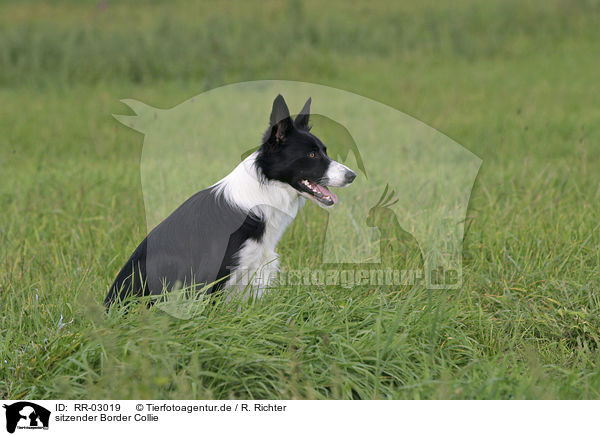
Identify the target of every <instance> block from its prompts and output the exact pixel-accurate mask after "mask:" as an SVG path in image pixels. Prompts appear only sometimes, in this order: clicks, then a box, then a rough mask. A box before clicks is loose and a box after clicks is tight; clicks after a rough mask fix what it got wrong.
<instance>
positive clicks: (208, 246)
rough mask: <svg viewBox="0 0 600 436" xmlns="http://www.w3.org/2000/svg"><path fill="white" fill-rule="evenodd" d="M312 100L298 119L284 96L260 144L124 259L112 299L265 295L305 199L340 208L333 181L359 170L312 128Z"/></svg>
mask: <svg viewBox="0 0 600 436" xmlns="http://www.w3.org/2000/svg"><path fill="white" fill-rule="evenodd" d="M310 103H311V99H310V98H309V99H308V101H307V102H306V104H305V105H304V107H303V108H302V110H301V111H300V113H299V114H298V115H297V117H296V118H295V120H292V119H291V117H290V112H289V110H288V107H287V105H286V103H285V100H284V99H283V97H282V96H281V95H278V96H277V97H276V98H275V100H274V101H273V109H272V112H271V117H270V123H269V127H268V128H267V131H266V132H265V134H264V136H263V140H262V145H261V146H260V148H259V149H258V150H257V151H256V152H254V153H252V154H251V155H250V156H248V157H247V158H246V159H244V160H243V161H242V162H241V163H240V164H239V165H238V166H237V167H236V168H235V169H234V170H233V171H232V172H231V173H230V174H229V175H227V176H226V177H225V178H223V179H222V180H221V181H219V182H217V183H216V184H215V185H213V186H211V187H209V188H207V189H205V190H203V191H200V192H198V193H196V194H194V195H193V196H192V197H190V198H189V199H188V200H187V201H185V202H184V203H183V204H182V205H181V206H179V208H177V209H176V210H175V211H174V212H173V213H172V214H171V215H169V216H168V217H167V218H166V219H165V220H164V221H162V222H161V223H160V224H159V225H158V226H156V227H155V228H154V229H153V230H152V231H151V232H150V233H149V234H148V236H147V237H146V238H145V239H144V240H143V241H142V243H141V244H140V245H139V246H138V247H137V248H136V250H135V251H134V252H133V254H132V255H131V257H130V258H129V260H128V261H127V263H126V264H125V266H123V268H122V269H121V271H120V272H119V274H118V275H117V278H116V279H115V281H114V283H113V284H112V286H111V287H110V290H109V292H108V295H107V296H106V299H105V300H104V304H105V305H106V306H110V305H111V304H112V303H114V302H115V301H117V300H123V299H125V298H126V297H128V296H130V295H131V296H141V295H160V294H161V293H162V292H163V291H169V290H172V289H183V288H186V289H187V288H188V287H191V286H197V285H200V286H201V287H204V288H205V292H206V293H208V294H210V293H212V292H215V291H217V290H221V289H223V290H224V291H225V290H228V291H229V293H228V294H227V298H228V299H230V298H231V297H232V296H233V295H236V294H237V295H239V296H241V298H242V299H245V300H247V299H248V298H250V297H251V296H254V297H256V298H260V297H261V295H262V294H263V293H264V291H265V290H266V289H267V288H268V287H269V284H270V282H271V281H272V278H273V277H274V275H275V273H276V272H277V270H278V259H277V257H278V256H277V254H276V253H275V247H276V246H277V242H278V241H279V239H280V238H281V236H282V235H283V232H284V231H285V229H286V228H287V227H288V226H289V225H290V223H291V222H292V221H293V219H294V218H295V216H296V214H297V213H298V210H299V209H300V208H301V207H302V206H303V205H304V202H305V198H309V199H310V200H312V201H314V202H315V203H316V204H318V205H319V206H321V207H325V208H328V207H333V206H334V205H335V204H336V203H337V196H336V195H335V194H334V193H333V192H331V191H330V190H329V189H327V187H328V186H336V187H340V186H346V185H348V184H350V183H351V182H352V181H353V180H354V178H355V177H356V174H355V173H354V172H353V171H351V170H350V169H349V168H347V167H346V166H344V165H342V164H341V163H339V162H336V161H334V160H331V159H330V158H329V157H328V156H327V149H326V147H325V145H323V143H322V142H321V140H319V138H317V137H316V136H315V135H313V134H312V133H310V127H309V125H308V122H309V116H310ZM207 287H208V289H207V290H206V288H207Z"/></svg>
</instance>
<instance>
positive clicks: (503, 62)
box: [0, 0, 600, 399]
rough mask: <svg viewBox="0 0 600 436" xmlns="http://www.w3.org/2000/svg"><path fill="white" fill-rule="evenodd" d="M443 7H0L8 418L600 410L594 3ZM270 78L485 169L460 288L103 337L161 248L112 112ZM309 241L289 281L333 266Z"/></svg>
mask: <svg viewBox="0 0 600 436" xmlns="http://www.w3.org/2000/svg"><path fill="white" fill-rule="evenodd" d="M439 3H440V2H433V1H428V0H427V1H418V2H410V4H392V3H391V2H390V4H386V3H383V2H379V1H370V2H367V3H364V4H362V5H358V4H353V5H352V6H351V5H350V4H348V3H339V4H332V3H328V4H327V6H324V4H321V5H319V4H318V3H317V2H312V1H311V2H299V1H290V2H285V3H275V2H267V3H261V6H260V7H258V6H257V5H255V4H250V3H241V2H240V3H233V2H227V3H217V2H205V3H202V4H198V5H193V6H192V5H189V4H188V3H187V2H168V3H165V4H164V5H162V4H159V3H158V2H156V3H154V2H144V3H142V2H130V3H126V4H119V5H117V4H116V2H114V4H113V2H110V1H100V2H96V1H94V2H91V1H90V2H85V1H84V2H75V1H73V2H53V3H51V4H50V5H48V4H41V2H40V4H38V3H36V2H29V1H21V2H16V1H15V2H3V3H2V4H0V176H1V182H0V337H1V341H0V397H1V398H11V399H20V398H29V399H41V398H173V399H185V398H218V399H221V398H222V399H228V398H344V399H349V398H362V399H374V398H379V399H387V398H393V399H422V398H428V399H429V398H460V399H473V398H480V399H493V398H502V399H509V398H573V399H578V398H596V399H597V398H600V367H599V364H600V353H599V345H600V208H599V204H600V182H599V178H598V168H599V165H600V127H599V126H600V124H599V121H600V105H599V100H598V96H599V95H600V85H599V82H598V77H599V75H600V57H599V56H598V53H599V52H600V3H599V2H598V1H592V0H590V1H567V0H563V1H558V0H551V1H541V0H540V1H527V2H522V1H516V0H515V1H513V0H510V1H498V2H477V1H474V0H473V1H470V0H461V1H459V2H452V4H450V3H448V4H446V5H442V4H439ZM257 79H287V80H300V81H307V82H316V83H320V84H325V85H329V86H334V87H337V88H341V89H345V90H348V91H351V92H354V93H357V94H361V95H364V96H367V97H369V98H372V99H375V100H378V101H381V102H383V103H385V104H387V105H390V106H392V107H394V108H396V109H398V110H400V111H403V112H405V113H407V114H409V115H412V116H414V117H416V118H418V119H420V120H422V121H424V122H425V123H427V124H429V125H430V126H432V127H434V128H435V129H438V130H439V131H441V132H443V133H445V134H447V135H448V136H450V137H451V138H453V139H454V140H456V141H457V142H458V143H460V144H462V145H463V146H465V147H466V148H468V149H469V150H471V151H472V152H474V153H475V154H477V155H478V156H479V157H481V158H482V159H483V166H482V167H481V170H480V173H479V176H478V178H477V180H476V183H475V186H474V189H473V194H472V197H471V201H470V205H469V213H468V226H467V231H466V235H465V240H464V254H463V256H464V257H463V259H464V260H463V261H464V283H463V286H462V288H461V289H459V290H452V291H429V290H426V289H424V288H423V287H419V286H413V287H409V286H406V287H399V288H396V289H385V290H380V289H373V288H370V287H356V288H353V289H344V288H341V287H340V288H339V289H318V288H310V289H304V288H303V287H301V286H298V287H294V288H291V289H284V290H281V291H280V292H273V293H272V294H271V295H269V296H268V297H266V298H265V299H264V300H262V301H261V302H259V303H256V304H251V305H248V306H247V307H245V308H244V309H243V310H242V311H237V310H235V307H231V306H227V305H225V304H222V303H221V302H217V303H216V304H214V305H211V306H210V307H209V308H207V309H206V310H205V311H204V312H203V313H202V314H201V315H200V316H198V317H196V318H193V319H190V320H180V319H176V318H172V317H170V316H168V315H166V314H165V313H163V312H162V311H160V310H156V309H150V310H149V309H147V308H146V307H145V306H136V307H135V308H134V309H133V310H132V311H131V312H130V313H129V314H128V315H127V316H124V315H123V313H120V312H113V313H111V314H110V316H107V315H106V314H105V312H104V310H103V308H102V306H101V302H102V300H103V298H104V296H105V294H106V291H107V289H108V286H109V285H110V283H111V282H112V280H113V278H114V276H115V275H116V273H117V272H118V270H119V268H120V266H121V265H122V264H123V263H124V261H125V260H126V258H127V257H128V255H129V254H130V253H131V251H132V250H133V248H134V247H135V246H136V244H137V243H138V242H139V241H140V240H141V239H142V238H143V236H144V235H145V232H146V223H145V217H144V204H143V196H142V191H141V184H140V169H139V160H140V153H141V148H142V136H141V135H140V134H138V133H136V132H134V131H132V130H130V129H127V128H125V127H123V126H122V125H120V124H119V123H118V122H116V121H115V120H114V119H113V118H112V116H111V114H112V113H127V109H126V108H125V107H124V106H123V105H122V104H121V103H119V100H120V99H122V98H135V99H138V100H141V101H144V102H146V103H148V104H151V105H153V106H156V107H161V108H168V107H171V106H173V105H176V104H178V103H180V102H182V101H184V100H186V99H188V98H190V97H192V96H194V95H197V94H199V93H201V92H202V91H205V90H207V89H211V88H214V87H216V86H219V85H223V84H227V83H234V82H238V81H246V80H257ZM258 133H259V134H260V132H258ZM362 153H363V154H365V153H368V150H363V151H362ZM311 207H312V206H311ZM306 213H307V214H309V215H310V214H311V213H315V212H314V211H313V209H311V208H308V209H307V212H306ZM297 225H299V226H300V227H299V228H300V229H302V226H306V227H307V228H306V231H307V232H308V233H309V232H310V230H311V228H310V226H311V220H307V221H305V222H300V223H297ZM298 233H300V232H291V233H290V234H288V235H287V236H286V237H285V238H284V240H283V241H282V243H281V244H280V251H281V252H282V253H284V254H285V255H284V257H283V259H282V263H283V265H284V266H285V265H286V263H289V264H294V265H295V264H297V263H298V262H299V259H300V257H299V256H300V254H299V253H301V252H302V249H298V246H299V245H302V244H311V243H312V244H314V243H317V241H315V240H308V241H307V240H305V239H303V240H299V239H298V238H297V237H295V235H297V234H298ZM300 248H302V247H300ZM305 248H306V247H305Z"/></svg>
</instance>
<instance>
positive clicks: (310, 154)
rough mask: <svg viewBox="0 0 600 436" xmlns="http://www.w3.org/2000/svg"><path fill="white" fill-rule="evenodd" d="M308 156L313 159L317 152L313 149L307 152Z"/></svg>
mask: <svg viewBox="0 0 600 436" xmlns="http://www.w3.org/2000/svg"><path fill="white" fill-rule="evenodd" d="M308 157H310V158H311V159H314V158H315V157H317V153H315V152H314V151H311V152H310V153H308Z"/></svg>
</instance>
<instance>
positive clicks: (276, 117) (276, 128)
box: [269, 94, 292, 143]
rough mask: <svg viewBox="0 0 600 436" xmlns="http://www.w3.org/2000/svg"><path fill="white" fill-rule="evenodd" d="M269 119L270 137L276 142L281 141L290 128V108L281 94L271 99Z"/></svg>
mask: <svg viewBox="0 0 600 436" xmlns="http://www.w3.org/2000/svg"><path fill="white" fill-rule="evenodd" d="M270 121H271V125H270V126H269V129H270V130H271V134H270V138H271V139H272V140H274V141H275V142H277V143H281V142H283V141H284V140H285V138H286V136H287V135H288V133H289V131H290V129H291V128H292V119H291V118H290V110H289V109H288V107H287V104H285V100H284V99H283V97H282V96H281V94H279V95H278V96H277V97H275V100H274V101H273V110H272V111H271V120H270Z"/></svg>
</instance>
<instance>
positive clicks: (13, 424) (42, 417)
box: [2, 401, 50, 433]
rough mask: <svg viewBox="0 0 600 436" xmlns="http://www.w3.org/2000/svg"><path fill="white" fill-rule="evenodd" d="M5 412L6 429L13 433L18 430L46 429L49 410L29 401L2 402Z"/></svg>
mask: <svg viewBox="0 0 600 436" xmlns="http://www.w3.org/2000/svg"><path fill="white" fill-rule="evenodd" d="M2 407H4V409H6V410H5V413H6V431H8V432H9V433H14V432H15V430H16V429H18V430H42V429H43V430H48V424H49V421H50V411H49V410H48V409H46V408H44V407H42V406H40V405H37V404H35V403H31V402H29V401H19V402H17V403H13V404H4V405H3V406H2Z"/></svg>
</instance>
